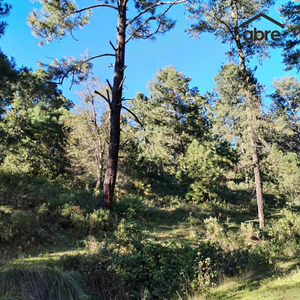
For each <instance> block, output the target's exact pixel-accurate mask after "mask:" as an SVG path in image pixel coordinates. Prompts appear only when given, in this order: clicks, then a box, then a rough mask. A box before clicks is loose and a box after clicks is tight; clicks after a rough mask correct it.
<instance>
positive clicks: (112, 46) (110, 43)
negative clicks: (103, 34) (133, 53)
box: [109, 41, 117, 51]
mask: <svg viewBox="0 0 300 300" xmlns="http://www.w3.org/2000/svg"><path fill="white" fill-rule="evenodd" d="M109 43H110V45H111V46H112V48H113V49H114V51H117V49H116V47H115V46H114V45H113V43H112V42H111V41H109Z"/></svg>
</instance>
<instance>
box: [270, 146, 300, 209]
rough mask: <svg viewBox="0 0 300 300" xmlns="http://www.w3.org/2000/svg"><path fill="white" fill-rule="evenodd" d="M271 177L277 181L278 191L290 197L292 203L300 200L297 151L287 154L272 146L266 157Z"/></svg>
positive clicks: (299, 169) (299, 170) (299, 171)
mask: <svg viewBox="0 0 300 300" xmlns="http://www.w3.org/2000/svg"><path fill="white" fill-rule="evenodd" d="M265 164H266V169H267V171H268V175H269V177H271V179H272V180H273V182H276V187H277V190H278V193H279V194H281V195H285V196H286V197H288V198H289V200H290V203H291V205H295V204H296V205H298V204H299V201H300V188H299V184H298V183H299V180H300V167H299V166H300V161H299V157H298V156H297V154H296V153H292V152H289V153H287V154H286V155H284V154H283V153H282V151H279V150H278V149H277V148H276V146H275V145H273V146H272V149H271V151H270V154H269V155H268V157H267V158H266V159H265Z"/></svg>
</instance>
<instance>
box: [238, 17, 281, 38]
mask: <svg viewBox="0 0 300 300" xmlns="http://www.w3.org/2000/svg"><path fill="white" fill-rule="evenodd" d="M260 17H264V18H265V19H267V20H269V21H270V22H272V23H274V24H275V25H277V26H280V27H281V28H284V25H283V24H282V23H280V22H278V21H276V20H274V19H272V18H270V17H268V16H267V15H265V14H263V13H260V14H258V15H257V16H255V17H253V18H251V19H250V20H248V21H246V22H244V23H242V24H241V25H240V27H244V26H246V25H248V24H249V23H251V22H253V21H254V20H256V19H258V18H260ZM269 34H270V37H271V39H272V40H273V41H278V40H279V39H280V37H281V34H280V32H279V31H278V30H274V31H271V30H265V31H263V30H257V29H256V28H255V27H254V30H245V31H244V33H243V38H244V40H245V41H262V40H265V41H267V40H268V35H269Z"/></svg>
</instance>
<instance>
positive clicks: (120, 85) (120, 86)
mask: <svg viewBox="0 0 300 300" xmlns="http://www.w3.org/2000/svg"><path fill="white" fill-rule="evenodd" d="M125 79H126V76H125V77H124V78H123V79H122V81H121V82H120V84H119V87H118V91H119V90H120V89H121V88H122V84H123V83H124V81H125Z"/></svg>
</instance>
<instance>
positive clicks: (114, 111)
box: [28, 0, 185, 209]
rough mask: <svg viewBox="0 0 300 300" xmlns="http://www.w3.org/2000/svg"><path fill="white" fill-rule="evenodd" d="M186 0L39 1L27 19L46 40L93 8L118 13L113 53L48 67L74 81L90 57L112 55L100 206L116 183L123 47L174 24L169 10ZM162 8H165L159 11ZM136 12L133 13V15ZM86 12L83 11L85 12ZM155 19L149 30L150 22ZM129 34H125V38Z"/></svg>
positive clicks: (81, 21)
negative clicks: (130, 0) (81, 4)
mask: <svg viewBox="0 0 300 300" xmlns="http://www.w3.org/2000/svg"><path fill="white" fill-rule="evenodd" d="M184 1H185V0H175V1H170V2H161V1H156V0H151V1H143V0H138V1H135V3H134V7H133V6H131V5H130V4H129V3H128V0H119V1H117V2H115V1H107V2H105V3H99V2H98V1H95V4H94V5H89V6H86V7H83V8H78V7H77V5H76V3H75V1H71V0H62V1H57V0H39V2H40V3H41V4H42V10H41V11H40V13H37V12H35V11H33V12H31V14H30V16H29V18H28V21H29V23H30V25H31V27H32V29H33V33H34V34H35V35H37V36H38V37H39V38H40V39H41V43H48V42H50V41H52V40H55V39H61V38H63V37H64V36H66V35H67V34H72V31H73V30H75V29H77V28H80V27H82V26H84V25H86V24H87V23H88V22H89V18H90V16H91V13H92V11H93V10H94V9H97V8H107V9H112V10H114V11H116V13H117V32H116V36H117V37H116V45H113V43H112V42H110V44H111V46H112V48H113V53H105V54H100V55H96V56H92V57H91V56H88V55H86V56H85V57H83V58H81V59H79V60H74V59H73V58H70V59H66V60H63V61H62V62H60V63H59V62H57V61H56V62H54V65H53V66H52V67H51V70H52V71H53V72H54V73H55V74H56V76H57V78H59V79H60V80H63V79H64V78H66V77H67V76H69V75H71V76H72V77H73V79H74V81H76V80H77V81H78V80H83V79H85V78H86V76H87V74H88V72H89V70H90V69H91V67H92V65H91V60H93V59H95V58H99V57H103V56H111V57H114V60H115V61H114V80H113V84H110V82H109V81H107V83H108V85H109V87H110V91H111V95H112V96H111V98H110V97H109V95H103V94H102V97H103V98H104V99H105V100H106V101H107V102H108V103H109V107H110V140H109V153H108V159H107V168H106V171H105V180H104V188H103V195H102V200H101V207H103V208H106V209H111V208H112V200H113V195H114V188H115V183H116V176H117V168H118V156H119V147H120V114H121V109H122V108H124V106H122V101H123V98H122V93H123V83H124V80H125V77H124V70H125V68H126V65H125V48H126V44H127V43H128V42H129V41H130V40H131V39H148V38H153V37H154V35H155V34H157V33H165V32H167V31H168V30H170V29H171V28H173V27H174V25H175V22H174V21H172V20H170V19H169V18H167V16H166V14H167V12H168V11H169V9H170V8H171V7H172V6H173V5H175V4H178V3H182V2H184ZM161 7H164V8H163V9H162V10H160V8H161ZM133 12H135V13H134V14H132V13H133ZM84 13H85V14H84ZM154 22H156V24H157V25H156V26H157V27H155V28H154V29H152V26H151V24H153V23H154ZM126 34H128V37H126Z"/></svg>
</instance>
